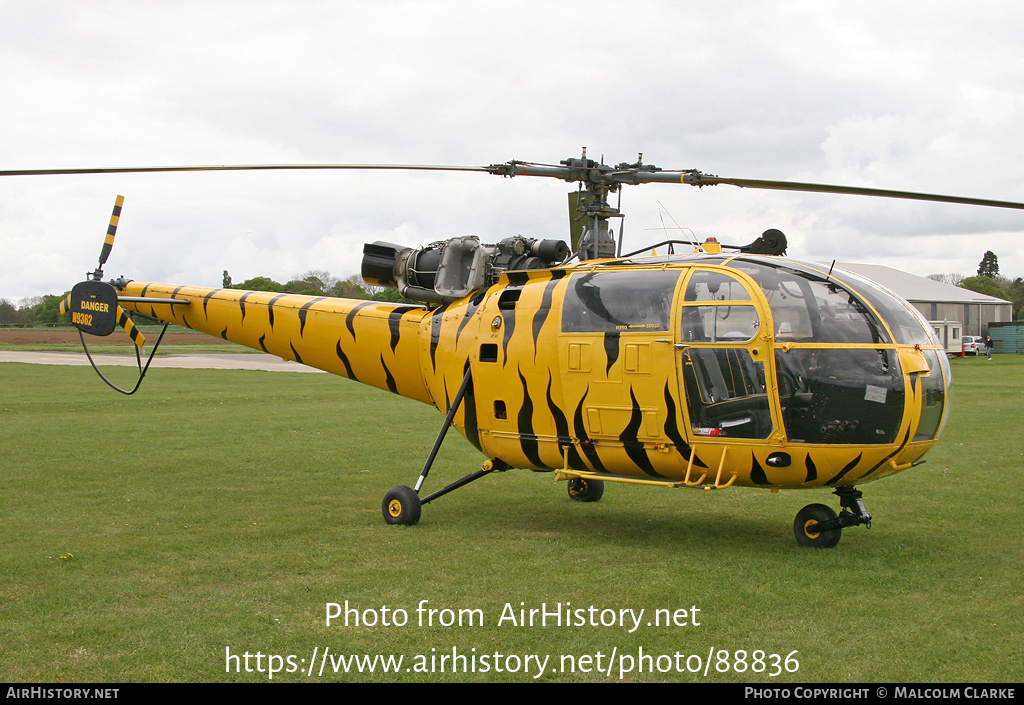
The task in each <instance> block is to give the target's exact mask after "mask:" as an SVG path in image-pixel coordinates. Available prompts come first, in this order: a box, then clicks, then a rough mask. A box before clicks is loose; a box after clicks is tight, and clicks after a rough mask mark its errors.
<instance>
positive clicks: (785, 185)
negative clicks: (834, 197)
mask: <svg viewBox="0 0 1024 705" xmlns="http://www.w3.org/2000/svg"><path fill="white" fill-rule="evenodd" d="M681 180H682V182H683V183H684V184H691V185H693V186H714V185H716V184H729V185H731V186H739V187H740V188H756V189H769V190H773V191H807V192H811V193H839V194H850V195H854V196H881V197H883V198H905V199H909V200H912V201H938V202H940V203H960V204H964V205H970V206H991V207H993V208H1016V209H1018V210H1024V203H1016V202H1014V201H994V200H991V199H987V198H966V197H963V196H944V195H941V194H934V193H916V192H913V191H892V190H889V189H880V188H862V187H858V186H834V185H830V184H812V183H806V182H801V181H766V180H762V179H730V178H724V177H721V176H712V175H710V174H702V173H700V172H683V175H682V178H681Z"/></svg>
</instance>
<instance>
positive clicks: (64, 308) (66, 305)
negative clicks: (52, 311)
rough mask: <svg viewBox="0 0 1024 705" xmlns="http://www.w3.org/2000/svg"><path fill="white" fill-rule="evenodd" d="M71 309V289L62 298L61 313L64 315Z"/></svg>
mask: <svg viewBox="0 0 1024 705" xmlns="http://www.w3.org/2000/svg"><path fill="white" fill-rule="evenodd" d="M70 310H71V292H70V291H69V292H68V295H67V296H65V297H64V298H63V299H61V300H60V315H62V316H63V315H64V314H65V313H67V312H68V311H70Z"/></svg>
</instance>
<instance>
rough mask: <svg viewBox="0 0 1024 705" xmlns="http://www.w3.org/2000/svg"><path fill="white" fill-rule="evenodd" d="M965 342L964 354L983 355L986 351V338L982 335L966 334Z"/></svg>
mask: <svg viewBox="0 0 1024 705" xmlns="http://www.w3.org/2000/svg"><path fill="white" fill-rule="evenodd" d="M963 344H964V355H981V354H982V353H983V352H985V339H984V338H982V337H981V336H980V335H965V336H964V337H963Z"/></svg>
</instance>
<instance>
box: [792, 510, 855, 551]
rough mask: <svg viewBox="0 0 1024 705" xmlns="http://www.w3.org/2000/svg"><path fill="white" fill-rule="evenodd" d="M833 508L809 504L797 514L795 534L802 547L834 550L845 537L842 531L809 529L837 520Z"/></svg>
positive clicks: (794, 526) (794, 524)
mask: <svg viewBox="0 0 1024 705" xmlns="http://www.w3.org/2000/svg"><path fill="white" fill-rule="evenodd" d="M836 516H837V515H836V513H835V512H834V511H832V508H831V507H829V506H826V505H824V504H808V505H807V506H806V507H804V508H803V509H801V510H800V511H799V512H797V514H796V520H795V521H794V522H793V533H794V534H795V535H796V540H797V543H799V544H800V545H801V546H810V547H811V548H832V547H833V546H835V545H836V544H837V543H839V539H840V538H842V536H843V530H842V529H830V530H828V531H809V530H808V527H810V526H813V525H814V524H820V523H822V522H826V521H831V520H832V519H835V518H836Z"/></svg>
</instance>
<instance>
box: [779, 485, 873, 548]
mask: <svg viewBox="0 0 1024 705" xmlns="http://www.w3.org/2000/svg"><path fill="white" fill-rule="evenodd" d="M832 494H834V495H836V496H837V497H839V504H840V506H841V510H840V512H839V514H838V515H837V514H836V513H835V512H834V511H833V510H832V509H831V508H830V507H828V506H826V505H824V504H808V505H807V506H806V507H804V508H803V509H801V510H800V511H799V512H797V515H796V520H795V521H794V522H793V533H794V534H795V535H796V540H797V543H799V544H800V545H801V546H810V547H812V548H832V547H833V546H835V545H836V544H837V543H839V539H840V538H841V537H842V535H843V528H845V527H847V526H858V525H859V524H866V525H867V527H868V528H869V529H870V528H871V515H870V514H869V513H868V511H867V510H866V509H865V508H864V502H863V500H862V499H861V498H862V496H863V493H862V492H861V491H860V490H858V489H855V488H853V487H839V488H838V489H836V491H835V492H833V493H832Z"/></svg>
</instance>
